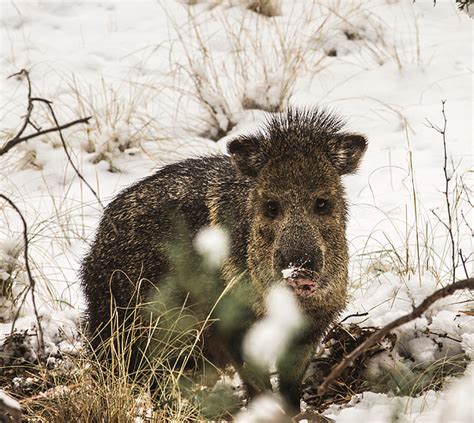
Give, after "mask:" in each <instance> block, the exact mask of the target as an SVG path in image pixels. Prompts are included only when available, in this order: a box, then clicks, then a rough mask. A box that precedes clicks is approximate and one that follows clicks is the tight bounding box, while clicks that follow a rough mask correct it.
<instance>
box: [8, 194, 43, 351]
mask: <svg viewBox="0 0 474 423" xmlns="http://www.w3.org/2000/svg"><path fill="white" fill-rule="evenodd" d="M0 198H3V199H4V200H5V201H6V202H7V203H8V204H10V206H11V207H12V208H13V209H14V210H15V211H16V212H17V213H18V215H19V216H20V219H21V222H22V224H23V240H24V243H25V248H24V257H25V267H26V273H27V275H28V281H29V283H30V286H29V288H28V290H29V291H30V292H31V299H32V302H33V309H34V313H35V317H36V322H37V323H38V344H39V347H40V350H41V351H42V352H43V353H44V337H43V328H42V326H41V321H40V318H39V313H38V308H37V307H36V298H35V288H36V281H35V279H34V278H33V274H32V273H31V268H30V260H29V256H28V245H29V242H28V226H27V224H26V220H25V218H24V217H23V214H22V213H21V211H20V209H19V208H18V207H17V206H16V204H15V203H14V202H13V201H12V200H10V199H9V198H8V197H7V196H6V195H4V194H0ZM26 294H28V292H27V293H26ZM26 294H25V298H26ZM17 316H18V314H17ZM15 322H16V318H15V319H14V320H13V323H12V330H11V331H12V332H13V329H14V325H15Z"/></svg>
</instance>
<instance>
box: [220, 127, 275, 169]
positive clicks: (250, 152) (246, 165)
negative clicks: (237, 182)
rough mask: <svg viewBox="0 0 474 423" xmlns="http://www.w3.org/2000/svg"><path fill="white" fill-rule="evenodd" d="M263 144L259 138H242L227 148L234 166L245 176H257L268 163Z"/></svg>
mask: <svg viewBox="0 0 474 423" xmlns="http://www.w3.org/2000/svg"><path fill="white" fill-rule="evenodd" d="M263 142H264V141H263V140H262V139H259V138H257V137H252V136H241V137H239V138H237V139H235V140H233V141H231V142H230V143H229V145H228V146H227V151H228V152H229V153H230V156H231V158H232V161H233V162H234V165H235V166H236V167H237V169H239V171H240V172H241V173H242V174H243V175H245V176H252V177H255V176H257V175H258V172H259V171H260V169H262V167H263V165H264V164H265V162H266V161H267V159H266V156H265V154H264V153H263V149H262V147H263V145H262V144H263Z"/></svg>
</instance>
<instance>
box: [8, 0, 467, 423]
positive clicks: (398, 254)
mask: <svg viewBox="0 0 474 423" xmlns="http://www.w3.org/2000/svg"><path fill="white" fill-rule="evenodd" d="M180 3H181V4H180ZM182 3H197V4H196V5H195V6H190V7H187V6H186V5H185V4H182ZM271 3H272V4H271V6H272V7H273V8H274V11H275V12H276V13H275V15H276V16H274V17H267V16H262V15H259V14H256V13H254V12H251V11H249V9H248V7H249V6H250V4H251V2H249V1H242V2H239V1H237V0H232V1H230V0H229V1H219V0H215V1H212V2H208V1H198V2H189V1H181V2H179V3H178V2H174V1H158V2H156V1H143V2H140V3H132V2H113V1H107V2H103V3H97V2H91V1H82V2H70V1H64V2H45V1H42V0H37V1H32V2H25V1H16V2H2V3H1V5H0V7H1V14H0V28H1V37H2V38H1V50H0V69H1V75H0V115H1V119H0V134H1V135H0V137H1V139H0V145H2V144H3V142H4V141H6V140H7V139H9V138H10V137H11V136H12V135H13V134H14V133H15V132H16V131H17V130H18V129H19V128H20V126H21V123H22V122H23V118H24V115H25V110H26V104H25V102H26V93H27V91H26V83H25V80H24V79H23V80H20V79H19V78H10V79H7V77H8V76H9V75H11V74H13V73H15V72H18V71H19V70H20V69H21V68H27V69H28V70H29V72H30V76H31V80H32V88H33V95H35V96H40V97H44V98H47V99H50V100H52V101H53V102H54V103H53V106H54V108H55V111H56V114H57V116H58V119H59V121H60V123H65V122H68V121H70V120H74V119H77V118H79V117H84V116H92V119H91V123H90V124H89V125H88V126H85V125H79V126H75V127H72V128H70V129H68V130H65V131H64V135H65V138H66V142H67V145H68V147H69V150H70V152H71V156H72V160H73V161H74V163H75V164H76V166H77V167H78V168H79V169H80V171H81V174H82V175H83V176H84V178H85V179H86V180H87V181H88V183H89V184H91V186H92V187H93V188H94V190H95V191H96V192H97V194H98V196H99V197H100V199H101V201H102V203H103V204H104V205H106V204H107V203H108V202H109V201H110V200H111V198H113V196H114V195H115V194H117V192H119V190H120V189H122V188H124V187H126V186H128V185H130V184H131V183H133V182H135V181H137V180H138V179H140V178H142V177H145V176H147V175H149V174H150V173H152V172H153V171H155V170H156V169H157V168H158V167H160V166H162V165H164V164H167V163H170V162H174V161H176V160H180V159H183V158H187V157H195V156H200V155H207V154H215V153H219V152H224V151H225V146H226V143H227V142H228V141H229V140H230V139H232V137H234V136H235V135H237V134H241V133H249V132H252V131H254V130H255V128H256V127H258V126H259V125H260V124H261V123H262V122H263V121H264V119H265V114H264V110H266V111H272V110H275V109H276V108H278V107H284V106H286V105H287V104H289V105H306V106H314V105H320V106H323V107H328V108H330V109H333V110H336V111H337V112H338V113H340V114H341V115H343V116H347V117H348V121H349V122H348V127H349V128H350V129H351V130H354V131H355V132H360V133H363V134H365V135H366V136H367V138H368V140H369V147H368V150H367V153H366V156H365V158H364V160H363V162H362V165H361V167H360V169H359V171H358V173H357V175H354V176H347V177H345V178H344V185H345V187H346V192H347V199H348V202H349V206H350V207H349V221H348V228H347V238H348V240H349V244H350V255H351V259H350V272H349V273H350V279H351V284H350V301H349V304H348V306H347V309H346V310H345V311H344V314H343V316H345V315H349V314H353V313H357V312H358V313H361V312H367V313H368V315H367V316H364V317H353V318H351V319H349V320H348V321H347V323H349V322H356V323H358V324H360V325H366V326H371V325H375V326H381V325H384V324H386V323H388V322H389V321H391V320H393V319H395V318H397V317H400V316H401V315H403V314H406V313H408V312H409V311H410V310H411V309H412V307H413V306H414V305H416V304H419V303H420V302H421V301H422V300H423V299H424V298H425V297H426V296H427V295H429V294H430V293H432V292H433V291H434V290H436V289H438V288H439V287H441V286H445V285H446V284H447V283H449V282H450V281H451V280H452V275H451V272H452V269H453V263H452V260H451V246H450V244H451V243H450V239H449V235H448V233H447V231H446V228H445V224H446V223H447V222H448V216H447V210H446V201H445V195H444V194H443V191H444V189H445V181H444V173H443V161H444V157H443V140H442V137H441V135H440V134H439V133H438V132H436V131H435V130H434V129H432V128H430V125H429V124H427V120H428V121H429V122H431V123H433V124H434V125H436V126H438V127H442V126H443V116H442V114H441V101H442V100H446V104H445V110H446V115H447V119H448V123H447V132H446V142H447V152H448V158H447V159H448V176H449V178H450V181H449V184H450V186H449V189H450V192H452V193H453V195H452V196H451V204H452V205H455V209H454V210H453V213H454V227H453V230H454V240H455V244H456V250H457V251H459V250H461V251H462V252H463V257H464V258H465V259H466V264H465V266H463V263H462V261H461V260H456V263H454V266H455V268H456V277H457V278H462V277H464V276H466V274H467V275H473V274H474V260H473V259H472V256H471V254H472V227H473V225H472V223H470V222H472V217H473V216H472V206H471V205H470V204H469V198H471V199H472V192H471V191H472V171H471V173H469V170H470V169H472V161H473V155H472V151H473V150H472V140H471V138H472V137H471V136H472V129H473V128H472V92H471V91H472V90H469V87H472V51H471V48H470V46H472V20H471V19H470V18H469V16H468V15H467V14H465V13H461V12H458V11H457V9H456V5H455V4H454V2H453V1H449V0H444V1H437V2H436V3H437V4H436V6H435V7H433V2H432V1H431V0H417V1H416V2H415V3H413V2H410V1H409V2H404V1H396V0H390V1H388V0H370V1H366V2H359V1H351V0H347V1H344V2H342V3H341V2H333V1H329V0H327V1H326V0H323V1H320V2H314V4H313V3H312V2H309V1H307V0H299V1H281V2H271ZM257 109H258V110H257ZM33 120H34V122H35V123H36V124H37V125H39V126H41V127H42V128H48V127H50V126H51V125H52V120H51V117H50V116H48V114H47V112H46V110H43V109H42V108H41V107H39V106H35V111H34V114H33ZM30 130H32V128H30V129H29V130H28V131H30ZM28 131H27V132H28ZM221 136H222V138H220V139H219V140H218V141H217V142H215V141H214V140H215V139H218V138H219V137H221ZM462 187H465V188H466V189H464V190H462ZM470 190H471V191H470ZM0 193H2V194H4V195H7V196H9V197H10V198H11V199H12V200H13V201H14V202H15V204H16V205H17V206H18V207H19V209H20V210H21V211H22V213H23V214H24V216H25V219H26V221H27V224H28V234H29V240H30V245H29V247H30V248H29V256H30V260H31V264H32V269H33V274H34V277H35V280H36V282H37V290H36V291H37V293H36V295H37V297H38V308H39V310H38V311H39V314H40V317H41V323H42V327H43V331H44V336H45V344H46V347H47V354H52V355H54V354H57V353H58V351H59V352H61V351H68V352H70V351H74V350H76V349H77V348H79V347H80V342H79V336H78V332H79V330H80V329H79V328H80V316H81V312H82V311H83V308H84V301H83V298H82V294H81V291H80V288H79V284H78V278H77V271H78V268H79V263H80V260H81V258H82V257H83V255H84V253H85V251H86V250H87V248H88V244H89V242H90V241H91V240H92V237H93V234H94V230H95V228H96V227H97V224H98V221H99V218H100V215H101V213H102V207H101V205H100V204H99V203H98V201H97V199H96V198H95V196H94V195H93V194H92V193H91V191H90V190H89V189H88V188H87V187H86V186H85V184H84V183H83V182H82V181H81V180H80V179H79V178H78V177H77V175H76V173H75V172H74V170H73V169H72V166H71V165H70V163H68V161H67V160H66V156H65V154H64V151H63V149H62V147H61V143H60V140H59V138H58V137H57V134H50V135H46V136H42V137H38V138H35V139H33V140H30V141H28V142H27V143H23V144H21V145H19V146H17V147H16V148H14V149H13V150H11V151H10V152H9V153H7V154H6V155H4V156H1V157H0ZM471 201H472V200H471ZM22 245H23V240H22V225H21V221H20V220H19V218H18V216H17V215H16V213H15V212H14V211H13V210H11V209H10V208H9V207H7V206H4V203H3V201H1V200H0V283H2V281H5V280H8V279H9V278H10V276H14V277H15V279H14V281H15V282H14V284H13V286H12V287H11V289H12V292H13V294H14V295H15V296H16V295H19V294H20V293H21V292H23V290H24V288H25V287H26V286H27V284H28V279H27V278H26V274H25V264H24V258H23V250H22V248H21V247H22ZM195 245H196V249H197V251H198V252H199V253H200V254H203V255H204V256H205V257H208V259H209V263H212V266H217V265H218V263H221V262H222V260H223V259H224V258H225V256H226V255H227V254H228V241H227V238H226V237H225V236H224V234H223V233H222V232H219V230H218V229H217V230H216V229H205V230H203V231H202V232H201V233H200V234H199V235H198V237H197V238H196V244H195ZM287 270H288V269H287ZM288 271H289V270H288ZM286 274H287V275H288V273H286ZM283 277H285V274H283ZM272 295H275V296H274V297H271V298H270V299H269V304H268V306H269V312H268V317H267V318H270V317H269V316H271V315H272V313H273V315H274V317H272V319H273V318H275V322H276V321H278V322H280V323H281V324H283V325H286V326H285V327H288V328H289V329H290V326H291V328H294V327H297V321H298V318H296V316H297V314H298V313H297V312H296V311H295V312H294V313H293V311H294V310H293V308H292V307H293V306H294V304H292V303H291V299H289V298H291V297H286V296H285V295H283V293H282V292H279V291H277V293H276V294H272ZM285 298H286V299H285ZM472 300H473V298H472V294H470V293H468V292H463V293H458V294H456V295H454V296H452V297H449V298H446V299H443V300H440V301H438V302H437V303H435V304H434V305H433V306H432V307H431V308H430V310H429V311H428V312H427V313H426V314H425V315H424V316H423V317H421V318H419V319H416V320H415V321H413V322H410V323H408V324H406V325H404V326H402V327H400V328H398V329H396V330H395V333H396V335H397V337H398V342H397V345H396V347H395V350H394V351H393V352H392V355H391V356H390V355H389V354H388V353H387V354H382V355H381V356H380V357H377V358H376V359H375V360H374V362H373V363H372V367H371V369H370V373H371V374H373V375H374V377H376V375H378V374H380V372H384V371H387V369H389V368H391V367H392V368H393V366H395V365H397V366H398V367H399V368H402V369H406V370H407V371H411V370H412V369H413V368H414V367H416V366H422V367H425V368H426V367H429V366H430V365H431V364H432V363H434V362H435V361H436V360H440V359H442V358H443V357H455V356H456V355H460V354H461V355H466V356H468V357H470V358H471V359H472V357H474V353H473V351H474V322H473V318H472V310H473V306H472ZM282 303H284V307H288V308H289V310H290V311H291V310H293V311H291V313H293V314H291V316H293V317H294V319H293V318H292V319H288V320H289V321H286V319H283V318H282V316H281V315H280V314H279V312H278V310H274V309H278V308H280V307H282V305H281V304H282ZM16 306H18V304H16ZM15 311H16V309H14V307H13V305H12V302H11V301H10V300H7V299H5V297H2V298H0V344H1V343H3V342H4V339H5V336H6V335H7V334H9V333H10V331H11V318H12V316H13V315H14V312H15ZM272 321H273V320H271V319H270V323H268V321H267V320H263V321H262V322H261V323H259V325H260V326H259V325H257V326H256V327H255V328H254V329H253V331H254V332H253V335H252V332H251V333H250V334H249V338H248V339H250V340H251V341H248V340H247V342H250V344H251V345H253V346H252V347H251V348H250V351H253V350H252V348H255V350H254V352H256V351H260V354H259V356H260V357H261V358H262V360H263V361H264V362H265V364H269V362H270V361H272V360H273V359H274V358H275V355H277V354H278V351H277V350H278V348H277V347H275V348H276V349H275V351H270V352H269V353H268V355H266V351H267V349H265V348H263V347H264V344H263V341H264V340H266V342H267V343H268V344H271V343H270V342H269V339H271V338H269V335H268V334H271V333H272V330H274V328H275V327H276V325H275V324H273V323H271V322H272ZM265 322H267V323H268V327H267V328H265V327H266V326H265V325H267V323H265ZM290 323H291V324H290ZM36 325H37V322H36V319H35V317H34V313H33V309H32V304H31V298H30V296H28V297H27V301H26V303H25V305H24V307H23V308H22V309H21V313H20V316H19V319H18V320H17V322H16V324H15V327H16V330H17V333H19V334H22V333H23V334H25V333H26V332H25V331H27V332H28V333H35V330H36V329H35V327H36ZM262 325H263V326H262ZM252 337H253V340H252ZM276 339H279V342H280V343H281V345H283V344H284V342H283V341H282V340H281V339H280V338H278V337H277V338H276ZM24 341H25V342H27V343H29V344H28V346H27V348H26V352H25V354H26V355H28V354H29V356H28V357H29V358H30V359H34V357H35V354H36V353H35V348H36V344H35V342H36V338H34V337H31V336H24ZM281 345H280V346H281ZM270 350H271V349H270ZM264 351H265V354H264V353H263V352H264ZM251 354H254V353H251ZM255 355H256V354H255ZM472 377H473V375H472V366H470V367H468V370H467V371H466V374H465V375H464V376H463V377H462V378H460V379H459V380H458V381H452V383H450V385H449V386H448V387H446V388H444V389H443V390H441V391H440V392H433V391H428V392H427V393H425V394H424V395H423V396H421V397H417V398H408V397H401V396H397V395H396V394H395V393H393V394H391V395H388V394H376V393H371V392H366V393H364V394H363V395H361V396H358V397H356V398H354V399H353V400H352V402H351V403H350V404H349V405H347V406H345V407H344V408H341V409H337V408H334V407H333V408H331V410H329V411H328V413H327V414H328V415H330V416H331V417H332V418H334V419H335V420H336V421H337V422H338V423H339V422H344V421H364V420H365V421H370V422H386V421H391V419H392V417H393V413H396V412H400V413H401V414H400V416H401V417H400V419H401V421H407V422H414V421H416V422H417V423H419V422H428V421H438V422H442V421H448V420H449V421H457V422H461V423H463V422H467V421H472V407H469V404H470V403H471V401H470V397H469V395H470V394H471V391H472ZM268 401H269V400H268ZM269 407H270V406H269ZM270 408H271V407H270ZM397 410H398V411H397ZM400 410H401V411H400ZM469 413H471V414H469ZM430 419H431V420H430ZM456 419H457V420H456ZM469 419H470V420H469Z"/></svg>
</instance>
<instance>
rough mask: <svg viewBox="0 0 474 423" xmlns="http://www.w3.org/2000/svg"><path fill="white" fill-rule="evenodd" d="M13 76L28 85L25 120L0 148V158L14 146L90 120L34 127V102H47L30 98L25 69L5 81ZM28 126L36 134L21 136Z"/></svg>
mask: <svg viewBox="0 0 474 423" xmlns="http://www.w3.org/2000/svg"><path fill="white" fill-rule="evenodd" d="M14 76H24V77H25V79H26V82H27V84H28V102H27V107H26V115H25V118H24V120H23V124H22V125H21V128H20V130H19V131H18V133H17V134H16V135H15V136H14V137H13V138H11V139H10V140H8V141H7V142H6V144H5V145H4V146H3V147H2V148H0V156H2V155H4V154H6V153H7V152H8V151H10V150H11V149H12V148H13V147H15V146H16V145H18V144H20V143H22V142H25V141H28V140H31V139H33V138H36V137H39V136H41V135H44V134H49V133H50V132H57V131H61V130H62V129H66V128H69V127H71V126H74V125H77V124H79V123H89V120H90V119H91V116H88V117H85V118H82V119H76V120H74V121H72V122H69V123H66V124H64V125H59V124H58V123H57V122H56V127H55V128H48V129H44V130H40V129H39V128H38V126H37V125H35V124H34V123H33V122H32V121H31V113H32V112H33V108H34V103H35V101H47V100H43V99H40V98H37V97H32V96H31V80H30V74H29V73H28V71H27V70H26V69H22V70H21V71H19V72H17V73H14V74H13V75H10V76H9V77H8V78H7V79H9V78H13V77H14ZM28 126H32V127H33V128H34V129H35V131H36V132H34V133H32V134H29V135H25V136H23V133H24V132H25V130H26V128H28Z"/></svg>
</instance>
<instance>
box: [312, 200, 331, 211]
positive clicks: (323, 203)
mask: <svg viewBox="0 0 474 423" xmlns="http://www.w3.org/2000/svg"><path fill="white" fill-rule="evenodd" d="M327 211H329V201H328V200H325V199H324V198H318V199H317V200H316V201H315V202H314V212H315V213H316V214H324V213H326V212H327Z"/></svg>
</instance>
